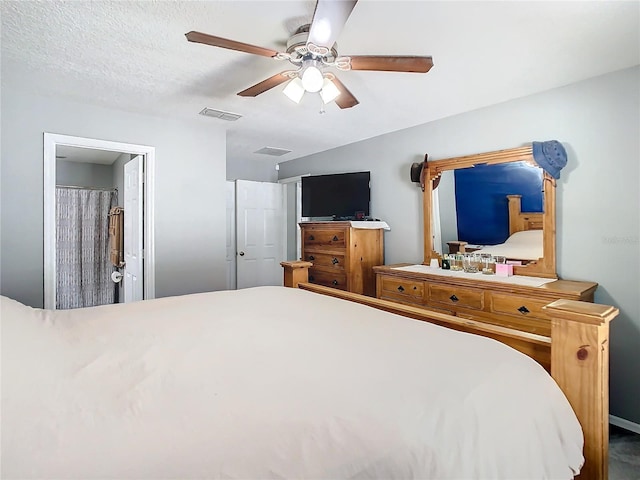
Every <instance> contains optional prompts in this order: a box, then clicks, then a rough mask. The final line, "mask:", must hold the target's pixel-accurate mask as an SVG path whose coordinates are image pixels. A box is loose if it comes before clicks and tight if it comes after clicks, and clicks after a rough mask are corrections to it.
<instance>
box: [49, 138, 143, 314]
mask: <svg viewBox="0 0 640 480" xmlns="http://www.w3.org/2000/svg"><path fill="white" fill-rule="evenodd" d="M73 149H82V150H83V151H84V152H85V154H86V153H87V152H89V153H92V154H93V155H97V154H98V153H99V152H104V151H108V152H111V153H112V155H116V156H118V157H119V158H120V159H121V163H120V165H119V166H118V168H121V167H122V166H123V165H124V164H129V163H131V161H129V160H131V159H132V158H133V157H139V158H140V164H139V166H140V168H141V169H140V171H139V173H137V175H139V178H140V180H141V182H142V184H141V185H140V187H141V190H140V191H141V194H142V198H140V199H137V200H138V205H139V206H140V219H139V220H140V227H141V228H140V230H139V234H138V236H137V238H138V239H139V240H140V252H141V255H140V256H139V259H140V260H141V263H140V272H141V275H140V277H141V278H140V279H141V280H142V284H143V287H142V288H141V290H140V291H141V295H140V298H137V299H150V298H154V297H155V264H154V259H155V257H154V233H153V232H154V229H153V207H154V202H153V192H154V188H153V187H154V184H153V182H154V160H155V148H154V147H149V146H144V145H135V144H128V143H120V142H110V141H106V140H97V139H90V138H83V137H73V136H68V135H58V134H51V133H45V134H44V185H43V187H44V188H43V189H44V307H45V308H47V309H55V308H56V290H57V247H56V243H57V242H56V190H57V189H56V183H57V182H56V177H57V174H56V167H60V165H58V162H57V159H56V156H58V157H64V156H66V155H64V153H70V152H73ZM59 160H65V159H59ZM75 170H76V173H77V172H79V171H80V169H77V168H76V169H75ZM122 175H123V178H124V172H122ZM96 178H98V177H95V176H92V179H94V181H95V179H96ZM88 181H89V180H88ZM70 183H74V182H73V181H70ZM68 186H76V185H68ZM93 187H96V189H99V188H101V186H100V185H93ZM124 187H126V185H124ZM102 188H105V187H102ZM114 190H115V187H114ZM122 190H123V191H122V192H120V194H121V195H122V194H123V193H124V188H122ZM120 200H121V201H122V200H123V199H122V198H121V199H120ZM142 252H143V254H142ZM142 265H143V267H142ZM125 268H126V267H125ZM114 288H115V287H114Z"/></svg>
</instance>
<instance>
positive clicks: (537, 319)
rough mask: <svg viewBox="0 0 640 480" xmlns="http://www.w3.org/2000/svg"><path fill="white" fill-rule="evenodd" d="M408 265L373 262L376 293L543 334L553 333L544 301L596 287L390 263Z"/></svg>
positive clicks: (579, 296) (580, 296)
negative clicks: (452, 273)
mask: <svg viewBox="0 0 640 480" xmlns="http://www.w3.org/2000/svg"><path fill="white" fill-rule="evenodd" d="M406 265H407V264H399V265H384V266H378V267H375V268H374V271H375V272H376V276H377V282H376V284H377V289H376V296H377V297H378V298H381V299H384V300H391V301H394V302H400V303H404V304H406V305H415V306H420V307H425V308H429V309H430V310H435V311H439V312H442V313H448V314H450V315H455V316H458V317H462V318H467V319H470V320H476V321H481V322H484V323H490V324H494V325H500V326H502V327H508V328H514V329H516V330H521V331H525V332H530V333H535V334H538V335H544V336H550V335H551V318H550V317H549V315H548V314H547V313H546V312H545V311H544V310H543V309H542V307H544V306H545V305H547V304H549V303H551V302H553V301H555V300H559V299H567V300H582V301H586V302H593V294H594V292H595V290H596V288H597V287H598V284H597V283H593V282H578V281H571V280H555V281H551V282H550V283H545V284H544V285H541V286H525V285H517V284H512V283H507V282H501V281H500V279H501V278H503V277H491V279H490V280H487V279H486V278H479V277H482V273H466V274H460V275H456V276H446V275H438V274H437V273H432V274H430V273H418V272H410V271H405V270H397V269H396V268H394V267H402V266H406ZM428 268H429V267H425V268H424V269H425V270H428ZM438 271H441V272H447V271H446V270H445V271H442V270H436V272H438ZM507 278H508V277H507ZM512 278H513V277H512ZM539 280H540V281H545V279H543V278H540V279H539ZM534 281H535V280H534Z"/></svg>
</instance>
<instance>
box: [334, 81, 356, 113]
mask: <svg viewBox="0 0 640 480" xmlns="http://www.w3.org/2000/svg"><path fill="white" fill-rule="evenodd" d="M332 82H333V83H334V84H335V86H336V87H337V88H338V90H340V95H338V97H337V98H336V99H335V102H336V105H338V107H340V108H351V107H355V106H356V105H358V104H359V103H360V102H359V101H358V99H357V98H356V97H354V96H353V93H351V92H350V91H349V89H348V88H347V87H345V86H344V83H342V82H341V81H340V80H339V79H338V77H335V78H334V79H333V80H332Z"/></svg>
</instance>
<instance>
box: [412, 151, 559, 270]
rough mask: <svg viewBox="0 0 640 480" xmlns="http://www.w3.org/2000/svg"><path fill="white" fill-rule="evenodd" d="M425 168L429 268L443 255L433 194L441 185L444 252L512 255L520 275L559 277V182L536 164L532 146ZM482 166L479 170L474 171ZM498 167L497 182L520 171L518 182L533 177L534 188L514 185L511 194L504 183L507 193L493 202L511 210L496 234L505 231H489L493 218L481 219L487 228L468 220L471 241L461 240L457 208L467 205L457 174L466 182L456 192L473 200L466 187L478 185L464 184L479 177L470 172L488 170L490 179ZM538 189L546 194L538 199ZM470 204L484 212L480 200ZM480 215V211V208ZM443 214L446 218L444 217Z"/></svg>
mask: <svg viewBox="0 0 640 480" xmlns="http://www.w3.org/2000/svg"><path fill="white" fill-rule="evenodd" d="M423 168H424V169H425V182H424V183H425V189H424V194H423V203H424V210H423V211H424V264H425V265H428V264H430V262H431V259H433V258H439V257H440V254H439V253H437V251H436V250H439V248H435V247H436V245H434V235H433V232H434V228H433V224H432V218H431V217H432V215H431V212H432V208H433V200H432V199H433V196H432V194H433V191H434V189H435V188H436V187H438V183H440V186H439V187H438V188H440V189H442V190H441V192H442V194H443V195H442V196H441V197H440V202H441V205H440V212H441V215H440V217H441V218H440V222H441V225H442V226H443V228H442V244H443V245H442V247H443V248H442V251H443V252H444V253H449V252H454V251H460V252H463V251H465V250H466V251H476V252H481V253H488V254H491V255H493V256H501V257H506V258H507V259H508V260H509V261H512V262H513V263H516V264H515V265H514V267H513V268H514V274H516V275H528V276H537V277H547V278H556V255H555V180H554V179H553V178H552V177H551V176H550V175H549V174H548V173H546V172H544V171H542V169H541V168H540V167H539V166H538V165H537V164H536V163H535V161H534V158H533V153H532V148H531V145H529V146H527V147H521V148H515V149H509V150H500V151H496V152H489V153H481V154H476V155H468V156H464V157H456V158H449V159H444V160H435V161H429V162H426V163H425V164H424V167H423ZM476 168H477V171H476V172H473V171H471V169H476ZM463 169H464V170H463ZM492 169H496V170H499V172H494V173H497V175H496V178H498V177H502V179H504V177H505V172H515V175H511V176H513V177H514V178H515V177H522V176H523V175H522V174H527V175H525V176H526V177H527V179H526V182H531V184H526V185H525V184H522V183H521V184H520V186H518V187H516V186H513V191H510V189H511V187H510V186H506V185H505V182H504V181H503V180H502V185H501V189H502V190H501V193H500V194H496V193H495V192H493V193H492V197H493V198H494V199H493V200H492V201H493V202H494V203H495V202H497V201H499V202H500V204H501V205H500V208H501V209H502V208H503V209H504V210H505V212H504V215H503V216H502V217H501V218H500V219H496V221H497V222H499V223H498V224H496V225H499V227H498V226H496V227H495V230H500V231H499V232H498V231H496V232H492V231H491V230H492V228H491V227H489V228H487V225H488V224H490V222H488V221H487V220H481V221H482V222H484V224H482V225H479V224H477V223H476V224H473V223H469V222H466V223H465V224H464V227H463V225H462V223H464V222H461V223H460V227H461V228H460V232H461V234H462V236H466V237H469V238H458V235H457V234H458V225H455V226H454V225H452V224H454V223H457V222H456V218H455V217H456V213H455V212H456V210H455V206H454V205H453V204H455V203H461V205H462V203H464V202H460V198H459V199H458V202H456V198H455V195H454V193H453V192H454V188H453V175H454V173H455V171H456V170H458V171H459V172H458V173H459V175H456V176H457V177H458V179H459V181H460V182H461V183H460V184H459V185H456V188H457V189H463V190H462V193H463V194H465V195H459V196H462V197H465V196H469V195H466V194H468V193H470V192H469V191H467V190H464V189H471V188H472V187H473V185H474V181H473V180H472V181H470V182H469V184H468V185H467V186H465V185H464V184H462V179H463V178H467V177H468V178H473V177H471V176H469V175H468V173H480V171H483V172H484V173H483V175H485V177H486V176H487V175H488V174H489V173H490V172H492ZM463 174H464V175H463ZM491 183H492V182H491V181H490V180H489V181H488V182H487V184H491ZM494 183H498V182H494ZM491 188H493V187H491ZM536 189H540V190H541V191H542V192H541V196H540V195H539V194H538V195H537V198H532V197H536V192H535V190H536ZM471 193H472V192H471ZM503 193H504V195H503ZM496 195H498V196H499V197H500V198H499V199H498V200H496V199H495V197H496ZM503 197H504V198H503ZM525 199H526V200H525ZM466 201H467V202H469V201H471V202H472V204H473V208H478V205H479V202H478V201H477V200H475V198H474V197H473V196H470V198H467V199H466ZM532 205H533V206H532ZM527 210H529V211H527ZM476 211H477V212H479V210H476ZM447 212H449V214H448V213H447ZM443 213H444V215H442V214H443ZM501 215H502V213H501ZM475 216H477V215H467V218H469V219H470V220H472V221H475V220H476V219H475V218H473V217H475ZM492 221H493V220H492ZM480 227H482V228H480ZM470 229H471V230H470ZM463 232H466V233H463ZM472 244H473V245H472ZM538 255H539V257H538ZM517 263H521V264H520V265H519V264H517Z"/></svg>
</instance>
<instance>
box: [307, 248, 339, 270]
mask: <svg viewBox="0 0 640 480" xmlns="http://www.w3.org/2000/svg"><path fill="white" fill-rule="evenodd" d="M303 260H306V261H307V262H312V263H313V266H314V267H329V268H332V269H336V270H344V269H345V256H344V255H333V254H331V253H322V252H315V251H308V250H306V251H305V255H304V258H303Z"/></svg>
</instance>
